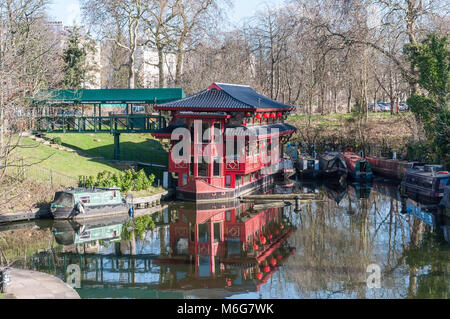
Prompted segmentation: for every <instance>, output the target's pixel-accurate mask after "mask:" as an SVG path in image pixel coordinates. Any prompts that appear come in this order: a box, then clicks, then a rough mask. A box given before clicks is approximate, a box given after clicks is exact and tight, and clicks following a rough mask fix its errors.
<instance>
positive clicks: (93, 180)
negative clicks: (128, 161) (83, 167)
mask: <svg viewBox="0 0 450 319" xmlns="http://www.w3.org/2000/svg"><path fill="white" fill-rule="evenodd" d="M154 180H155V175H153V174H150V175H147V174H146V173H145V171H144V170H143V169H142V170H140V171H139V172H136V171H135V170H134V169H129V170H126V171H124V172H122V173H119V174H116V173H111V172H108V171H103V172H99V173H98V174H97V176H96V177H94V176H80V177H79V178H78V186H80V187H89V188H92V187H119V188H120V189H121V191H123V192H127V191H141V190H146V189H149V188H150V187H151V186H152V184H153V182H154Z"/></svg>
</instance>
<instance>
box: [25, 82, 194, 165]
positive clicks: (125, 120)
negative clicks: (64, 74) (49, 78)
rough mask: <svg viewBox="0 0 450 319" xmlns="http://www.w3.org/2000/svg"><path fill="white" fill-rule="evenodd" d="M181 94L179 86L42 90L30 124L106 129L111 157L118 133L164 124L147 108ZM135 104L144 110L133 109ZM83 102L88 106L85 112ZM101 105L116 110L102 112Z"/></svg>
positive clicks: (48, 128) (53, 129)
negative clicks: (111, 137)
mask: <svg viewBox="0 0 450 319" xmlns="http://www.w3.org/2000/svg"><path fill="white" fill-rule="evenodd" d="M185 96H186V95H185V93H184V91H183V89H181V88H168V89H80V90H43V91H40V92H39V93H38V94H37V95H36V96H35V97H34V98H33V105H34V106H35V107H34V109H33V112H34V114H33V116H32V121H31V123H30V127H31V130H32V132H33V133H110V134H112V135H114V159H117V160H118V159H120V134H121V133H153V132H156V131H158V130H160V129H162V128H165V127H167V125H168V123H167V119H166V118H165V117H164V116H163V115H162V114H161V112H147V111H148V110H150V109H152V106H153V105H156V104H158V103H166V102H170V101H175V100H179V99H182V98H184V97H185ZM136 105H138V106H140V107H141V109H143V110H144V112H139V113H136V112H135V106H136ZM86 106H90V107H89V110H88V112H87V113H89V114H87V115H85V114H84V110H85V109H86ZM104 107H109V108H111V107H114V108H118V109H119V110H120V111H119V112H109V113H108V114H106V115H105V114H102V108H104ZM68 108H69V109H72V110H70V111H68V110H67V109H68ZM80 108H81V109H82V110H83V112H81V111H80V110H79V109H80ZM73 109H76V110H73Z"/></svg>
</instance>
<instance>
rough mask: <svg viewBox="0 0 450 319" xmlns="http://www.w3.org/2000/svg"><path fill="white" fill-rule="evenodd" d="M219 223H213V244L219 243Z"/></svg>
mask: <svg viewBox="0 0 450 319" xmlns="http://www.w3.org/2000/svg"><path fill="white" fill-rule="evenodd" d="M220 230H221V229H220V222H219V223H214V242H215V243H217V242H219V241H220V238H221V232H220Z"/></svg>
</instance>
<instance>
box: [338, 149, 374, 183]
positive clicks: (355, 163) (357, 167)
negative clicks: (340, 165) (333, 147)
mask: <svg viewBox="0 0 450 319" xmlns="http://www.w3.org/2000/svg"><path fill="white" fill-rule="evenodd" d="M341 159H342V161H344V162H345V165H346V166H347V170H348V175H347V176H348V177H350V178H351V179H354V180H357V181H367V180H371V179H372V178H373V173H372V169H371V168H370V163H369V162H368V161H366V160H365V159H363V158H362V157H361V156H359V155H357V154H355V153H353V152H344V153H341Z"/></svg>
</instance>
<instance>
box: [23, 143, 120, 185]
mask: <svg viewBox="0 0 450 319" xmlns="http://www.w3.org/2000/svg"><path fill="white" fill-rule="evenodd" d="M20 144H21V145H22V146H23V147H20V148H17V150H16V151H17V156H19V157H22V156H23V157H24V159H25V162H26V163H34V162H39V161H42V162H40V163H38V164H37V165H35V166H37V167H41V168H45V169H51V170H53V171H54V172H57V173H61V174H64V175H67V176H70V177H74V178H77V179H78V176H80V175H97V174H98V173H99V172H101V171H105V170H107V171H111V172H113V173H118V172H120V168H119V167H118V166H114V165H113V164H111V163H108V162H106V161H102V160H97V159H95V160H93V159H89V158H86V157H83V156H80V155H78V154H77V153H70V152H66V151H62V150H58V149H54V148H52V147H49V146H46V145H42V144H39V143H38V142H36V141H34V140H32V139H29V138H25V137H24V138H22V139H21V140H20ZM33 167H34V166H32V167H31V168H33Z"/></svg>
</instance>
